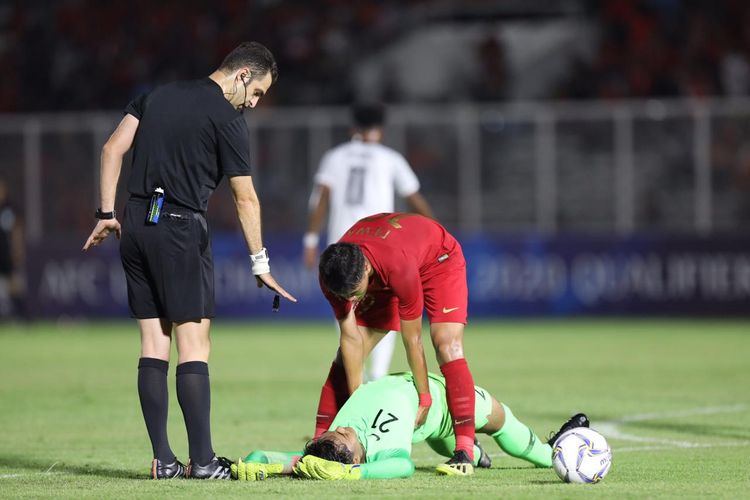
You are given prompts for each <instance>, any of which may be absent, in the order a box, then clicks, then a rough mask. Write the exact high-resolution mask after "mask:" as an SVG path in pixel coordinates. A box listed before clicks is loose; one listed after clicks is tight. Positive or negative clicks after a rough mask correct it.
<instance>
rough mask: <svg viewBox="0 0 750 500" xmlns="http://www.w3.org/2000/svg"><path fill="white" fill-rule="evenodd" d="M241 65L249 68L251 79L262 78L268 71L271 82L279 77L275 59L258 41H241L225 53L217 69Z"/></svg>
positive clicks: (232, 69)
mask: <svg viewBox="0 0 750 500" xmlns="http://www.w3.org/2000/svg"><path fill="white" fill-rule="evenodd" d="M243 66H247V67H248V68H250V71H251V73H252V79H253V80H257V79H258V78H263V77H264V76H265V75H266V73H269V72H270V73H271V81H272V82H275V81H276V79H277V78H278V77H279V68H278V67H277V66H276V59H274V57H273V54H271V51H270V50H268V49H267V48H266V47H265V46H264V45H262V44H260V43H258V42H242V43H241V44H239V45H238V46H237V48H235V49H234V50H233V51H232V52H230V53H229V54H227V56H226V57H225V58H224V60H223V61H222V62H221V66H219V69H222V70H227V71H234V70H236V69H239V68H241V67H243Z"/></svg>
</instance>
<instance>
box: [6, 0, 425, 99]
mask: <svg viewBox="0 0 750 500" xmlns="http://www.w3.org/2000/svg"><path fill="white" fill-rule="evenodd" d="M420 3H424V2H420V1H419V0H409V1H406V2H405V1H396V0H385V1H381V0H377V1H376V0H365V1H359V2H349V1H346V0H324V1H317V2H288V1H284V2H282V1H280V0H260V1H247V0H216V1H213V2H202V1H196V0H185V1H176V0H167V1H160V2H153V1H151V0H130V1H128V2H101V1H98V0H60V1H56V2H54V3H53V2H28V1H26V0H15V1H11V2H3V4H2V6H0V26H1V27H2V28H1V29H2V31H1V33H2V34H1V36H2V40H0V63H1V64H2V67H4V68H13V69H14V71H8V72H6V73H5V74H4V76H3V78H2V79H0V111H28V110H80V109H91V108H96V109H118V108H121V107H123V106H124V104H125V103H126V102H127V101H128V99H129V98H131V97H133V96H135V95H138V94H139V93H140V92H142V91H144V90H147V89H148V88H150V87H152V86H154V85H156V84H158V83H161V82H165V81H170V80H176V79H186V78H190V77H197V76H203V75H207V74H209V73H210V72H211V71H213V70H214V69H215V68H216V66H217V65H218V63H219V62H220V61H221V60H222V58H223V57H224V56H225V55H226V54H227V53H228V52H229V51H230V50H231V49H233V48H234V47H235V46H236V45H237V43H239V41H243V40H247V39H251V40H258V41H261V42H262V43H263V44H265V45H267V46H268V47H269V48H271V49H272V51H273V52H274V55H275V56H276V58H277V61H278V64H279V67H280V69H281V72H280V79H279V82H278V84H277V85H276V86H275V87H274V91H273V92H272V93H271V94H269V99H277V100H278V101H279V102H282V103H284V104H286V105H289V104H300V103H318V104H326V103H328V104H330V103H340V102H346V101H347V100H348V99H349V98H350V91H351V90H350V83H349V82H348V81H347V69H348V68H350V67H351V65H352V64H353V58H354V57H356V54H362V53H367V52H369V51H373V50H376V49H377V48H378V47H379V46H380V45H381V44H384V43H386V42H387V41H388V40H392V39H393V38H394V37H395V36H397V35H398V33H399V32H400V30H404V29H407V28H408V26H409V22H408V20H407V19H406V17H405V16H402V15H401V13H402V11H403V10H404V9H406V10H408V9H409V7H410V6H418V5H419V4H420Z"/></svg>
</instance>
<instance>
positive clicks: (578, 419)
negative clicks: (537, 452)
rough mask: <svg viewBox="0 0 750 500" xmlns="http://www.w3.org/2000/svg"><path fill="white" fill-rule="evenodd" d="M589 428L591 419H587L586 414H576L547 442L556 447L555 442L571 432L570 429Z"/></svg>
mask: <svg viewBox="0 0 750 500" xmlns="http://www.w3.org/2000/svg"><path fill="white" fill-rule="evenodd" d="M588 426H589V417H587V416H586V414H585V413H576V414H575V415H573V416H572V417H570V418H569V419H568V421H567V422H565V423H564V424H562V426H561V427H560V430H559V431H557V432H555V433H554V434H551V435H550V437H549V439H548V440H547V444H548V445H550V446H554V444H555V441H557V438H559V437H560V436H562V435H563V434H564V433H565V432H567V431H569V430H570V429H575V428H576V427H588Z"/></svg>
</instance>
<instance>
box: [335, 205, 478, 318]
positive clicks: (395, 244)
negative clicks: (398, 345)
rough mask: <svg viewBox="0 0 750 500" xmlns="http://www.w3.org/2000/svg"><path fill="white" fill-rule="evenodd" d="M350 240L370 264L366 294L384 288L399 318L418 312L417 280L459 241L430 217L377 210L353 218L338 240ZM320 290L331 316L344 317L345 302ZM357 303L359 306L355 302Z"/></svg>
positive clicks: (348, 307) (419, 293)
mask: <svg viewBox="0 0 750 500" xmlns="http://www.w3.org/2000/svg"><path fill="white" fill-rule="evenodd" d="M339 243H354V244H356V245H358V246H359V247H360V248H361V249H362V253H363V254H364V256H365V258H366V259H367V260H368V261H369V262H370V264H372V267H373V270H374V271H375V272H374V273H373V276H372V277H371V278H370V283H369V285H368V287H367V293H368V294H371V293H383V292H386V293H389V294H391V295H392V296H395V297H396V298H397V299H398V315H399V317H400V319H402V320H412V319H416V318H418V317H419V316H421V315H422V309H423V308H424V292H423V287H422V282H423V281H424V279H425V277H426V276H429V275H430V274H431V272H433V271H434V270H435V269H436V268H437V267H438V266H439V265H440V264H441V263H443V262H445V261H446V260H447V259H449V258H450V257H451V254H452V253H453V252H454V251H456V250H458V252H459V255H460V258H461V259H462V260H463V255H462V253H461V250H460V248H461V247H460V245H459V244H458V242H457V241H456V239H455V238H454V237H453V236H451V235H450V233H448V231H446V229H445V228H444V227H443V226H441V225H440V224H438V223H437V222H435V221H434V220H432V219H430V218H428V217H424V216H421V215H417V214H409V213H381V214H377V215H372V216H370V217H365V218H364V219H361V220H359V221H358V222H357V223H355V224H354V225H353V226H352V227H351V228H350V229H349V230H348V231H347V232H346V233H345V234H344V236H342V237H341V239H340V240H339ZM321 289H322V290H323V293H324V294H325V296H326V298H327V299H328V301H329V302H330V303H331V306H332V307H333V311H334V313H335V315H336V318H338V319H342V318H344V317H346V315H347V314H348V313H349V311H350V310H351V308H352V303H351V302H350V301H347V300H344V299H342V298H340V297H338V296H336V295H334V294H332V293H331V292H329V291H328V290H327V289H326V288H325V286H323V284H322V283H321ZM358 307H361V306H358Z"/></svg>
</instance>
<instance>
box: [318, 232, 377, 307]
mask: <svg viewBox="0 0 750 500" xmlns="http://www.w3.org/2000/svg"><path fill="white" fill-rule="evenodd" d="M318 272H319V273H320V280H321V281H322V282H323V285H325V287H326V288H328V290H330V291H331V292H333V293H335V294H336V295H341V296H347V295H348V294H349V293H351V292H352V291H353V290H354V289H355V288H357V285H359V283H360V281H362V277H363V276H364V275H365V256H364V254H363V253H362V249H360V248H359V246H357V245H354V244H353V243H334V244H333V245H329V246H328V248H326V249H325V250H324V251H323V253H322V254H321V255H320V263H319V264H318Z"/></svg>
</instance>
